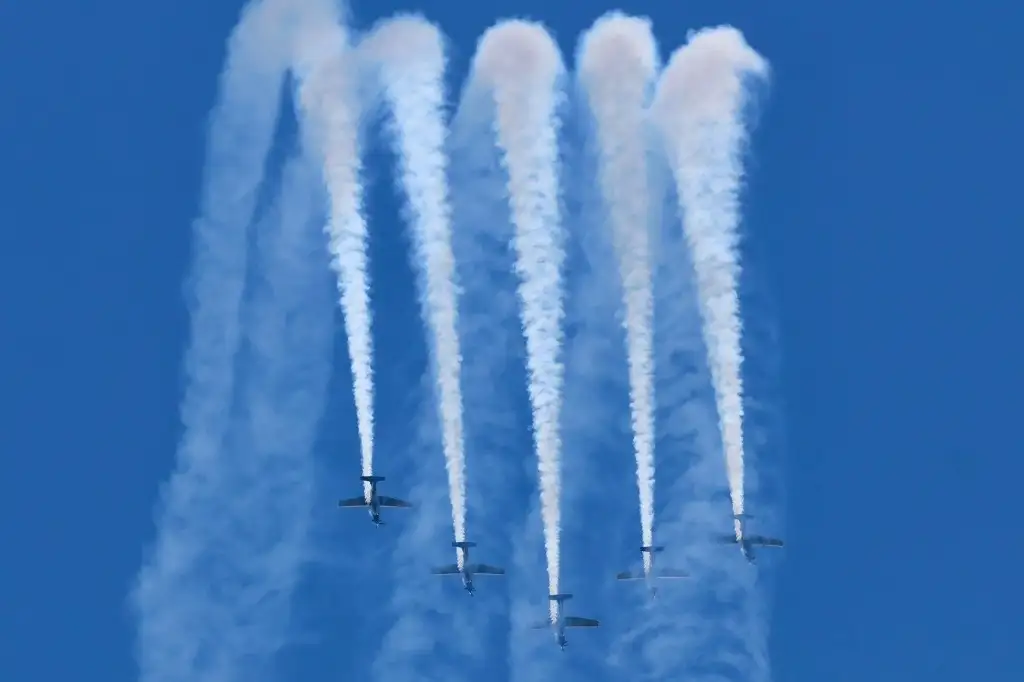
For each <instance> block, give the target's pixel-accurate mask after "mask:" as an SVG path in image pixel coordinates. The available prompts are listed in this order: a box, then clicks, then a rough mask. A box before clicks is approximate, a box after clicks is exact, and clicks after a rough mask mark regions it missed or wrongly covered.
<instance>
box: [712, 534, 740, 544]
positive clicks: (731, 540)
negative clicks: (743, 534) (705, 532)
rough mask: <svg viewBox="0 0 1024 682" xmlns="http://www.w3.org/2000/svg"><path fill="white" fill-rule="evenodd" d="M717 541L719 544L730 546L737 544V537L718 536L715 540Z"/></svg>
mask: <svg viewBox="0 0 1024 682" xmlns="http://www.w3.org/2000/svg"><path fill="white" fill-rule="evenodd" d="M715 540H716V541H717V542H721V543H724V544H727V545H728V544H736V536H735V535H719V536H717V537H716V538H715Z"/></svg>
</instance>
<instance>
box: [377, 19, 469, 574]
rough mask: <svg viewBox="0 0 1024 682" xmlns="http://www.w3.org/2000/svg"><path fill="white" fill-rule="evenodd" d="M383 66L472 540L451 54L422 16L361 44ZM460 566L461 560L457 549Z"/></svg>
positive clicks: (448, 438) (458, 528)
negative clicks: (450, 176)
mask: <svg viewBox="0 0 1024 682" xmlns="http://www.w3.org/2000/svg"><path fill="white" fill-rule="evenodd" d="M361 48H362V49H365V50H366V56H367V57H368V58H369V59H371V60H372V63H373V64H374V65H375V66H377V67H378V69H379V73H380V76H381V80H382V81H383V84H384V89H385V94H386V96H387V99H388V100H389V102H390V104H391V108H392V112H393V117H394V132H395V136H396V141H397V143H398V152H399V157H400V163H401V173H402V183H403V186H404V188H405V191H406V194H407V196H408V198H409V203H410V206H411V208H412V213H413V234H414V243H415V246H416V255H417V262H418V263H419V266H420V268H421V271H422V276H421V278H420V284H421V296H422V303H423V316H424V318H425V320H424V321H425V322H426V323H427V326H428V327H429V329H430V331H431V335H432V341H433V342H432V343H431V348H432V350H433V355H434V363H435V372H436V375H435V376H436V380H437V392H438V398H439V403H440V418H441V438H442V444H443V448H444V456H445V464H446V465H447V470H448V486H449V496H450V498H451V505H452V526H453V528H454V531H455V539H456V540H457V541H463V540H465V539H466V481H465V460H464V451H463V450H464V449H463V423H462V388H461V386H460V383H459V382H460V376H461V367H462V354H461V350H460V348H459V337H458V333H457V331H456V328H457V327H456V325H457V322H458V319H457V318H458V307H457V299H456V281H455V259H454V256H453V254H452V235H451V207H450V204H449V197H448V182H447V177H446V158H445V138H446V130H445V124H444V111H443V105H444V69H445V55H444V46H443V43H442V36H441V34H440V32H439V31H438V30H437V28H436V27H435V26H434V25H432V24H430V23H429V22H427V21H426V20H424V19H420V18H418V17H397V18H394V19H391V20H389V21H388V22H386V23H385V24H383V25H382V26H381V27H380V28H378V29H376V30H375V31H374V32H373V33H372V34H371V35H370V37H369V38H368V39H367V40H366V42H365V43H363V45H362V46H361ZM456 555H457V561H458V563H459V565H460V566H461V564H462V561H463V555H462V553H461V552H457V553H456Z"/></svg>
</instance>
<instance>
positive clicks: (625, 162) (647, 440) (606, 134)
mask: <svg viewBox="0 0 1024 682" xmlns="http://www.w3.org/2000/svg"><path fill="white" fill-rule="evenodd" d="M578 64H579V65H578V74H577V78H578V79H579V81H580V83H581V85H582V86H583V89H584V91H585V92H586V94H587V98H588V102H589V105H590V108H591V111H592V113H593V117H594V120H595V126H596V134H597V140H598V149H599V158H598V162H599V171H598V177H599V178H600V186H601V191H602V194H603V196H604V200H605V205H606V210H607V212H608V218H609V222H610V223H611V228H612V236H613V242H614V245H615V250H616V252H617V254H618V257H619V272H620V275H621V278H622V285H623V297H624V306H625V312H626V314H625V320H624V326H625V331H626V346H627V359H628V364H629V387H630V408H631V412H632V418H633V445H634V450H635V453H636V470H637V488H638V490H639V494H640V525H641V531H642V536H643V544H644V546H651V545H653V544H654V350H653V331H652V317H653V309H654V304H653V293H652V283H651V264H650V245H649V239H648V230H649V228H650V218H651V215H650V214H651V211H650V206H649V202H650V191H649V187H648V185H649V182H648V177H647V176H648V170H647V144H646V141H647V128H646V110H645V107H646V104H647V96H648V92H649V89H650V87H651V86H652V84H653V82H654V79H655V76H656V74H657V69H658V46H657V43H656V42H655V40H654V35H653V34H652V33H651V25H650V21H649V20H647V19H641V18H638V17H629V16H625V15H623V14H621V13H619V12H613V13H610V14H607V15H605V16H603V17H601V18H600V19H598V20H597V21H596V22H595V23H594V25H593V27H592V28H591V29H590V31H589V32H588V33H587V34H586V35H585V36H584V37H583V40H582V43H581V46H580V50H579V58H578ZM643 560H644V571H645V572H647V573H649V572H650V570H651V555H650V553H645V554H644V556H643Z"/></svg>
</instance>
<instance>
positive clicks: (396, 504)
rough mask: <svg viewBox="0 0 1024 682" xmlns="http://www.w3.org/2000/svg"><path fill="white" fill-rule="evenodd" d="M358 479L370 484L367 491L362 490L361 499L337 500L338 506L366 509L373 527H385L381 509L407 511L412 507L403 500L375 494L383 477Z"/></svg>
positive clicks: (361, 477)
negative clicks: (381, 517) (381, 518)
mask: <svg viewBox="0 0 1024 682" xmlns="http://www.w3.org/2000/svg"><path fill="white" fill-rule="evenodd" d="M359 479H360V480H361V481H362V482H363V483H369V484H370V486H369V490H364V492H363V496H362V497H353V498H350V499H347V500H338V506H339V507H347V508H354V507H361V508H365V509H367V510H368V511H369V512H370V519H371V520H372V521H373V525H374V526H377V527H378V528H379V527H381V526H383V525H385V524H384V522H383V521H381V520H380V510H381V509H386V508H395V509H408V508H409V507H412V505H411V504H409V503H408V502H406V501H405V500H400V499H398V498H397V497H387V496H385V495H378V494H377V484H378V483H380V482H381V481H383V480H384V477H383V476H360V477H359ZM364 488H365V486H364Z"/></svg>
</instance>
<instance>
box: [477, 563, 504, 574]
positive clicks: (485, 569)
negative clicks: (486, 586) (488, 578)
mask: <svg viewBox="0 0 1024 682" xmlns="http://www.w3.org/2000/svg"><path fill="white" fill-rule="evenodd" d="M469 572H470V573H476V574H478V575H505V569H504V568H498V567H497V566H488V565H487V564H473V565H472V566H470V567H469Z"/></svg>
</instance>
